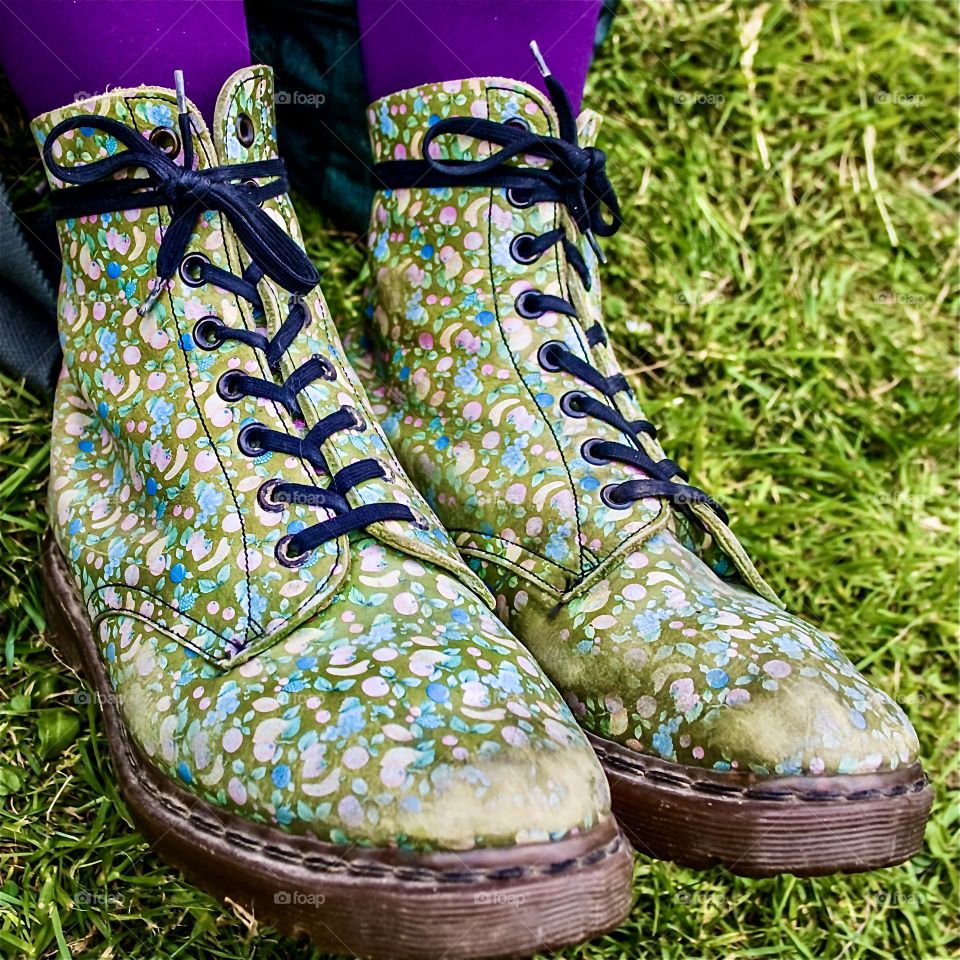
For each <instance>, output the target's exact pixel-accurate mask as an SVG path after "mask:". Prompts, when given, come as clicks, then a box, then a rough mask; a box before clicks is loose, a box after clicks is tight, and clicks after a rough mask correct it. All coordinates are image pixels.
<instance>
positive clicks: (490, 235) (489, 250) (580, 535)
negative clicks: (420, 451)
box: [486, 86, 584, 574]
mask: <svg viewBox="0 0 960 960" xmlns="http://www.w3.org/2000/svg"><path fill="white" fill-rule="evenodd" d="M492 90H499V91H501V92H502V93H514V92H515V91H513V90H508V89H507V88H505V87H497V86H488V87H487V88H486V103H487V116H488V117H489V116H490V107H491V105H492V101H491V97H490V92H491V91H492ZM528 99H530V98H529V97H528ZM533 102H534V103H536V101H533ZM537 106H538V107H539V108H540V110H541V112H543V114H544V116H545V117H546V120H547V125H548V128H549V129H550V131H551V132H552V131H553V126H552V124H551V123H550V117H549V116H548V115H547V114H546V111H544V110H543V107H542V106H541V105H540V104H539V103H538V104H537ZM487 196H488V198H489V206H490V207H491V208H492V207H493V196H494V190H493V188H492V187H491V188H490V190H489V192H488V193H487ZM486 260H487V263H488V265H489V266H488V271H489V273H490V279H491V281H493V283H492V286H493V288H494V291H496V288H497V286H498V284H497V283H496V282H495V279H494V278H495V277H496V275H497V274H496V272H495V270H494V266H495V264H494V262H493V218H492V217H488V218H487V254H486ZM558 273H559V271H558ZM493 309H494V310H495V311H496V318H497V328H498V329H499V331H500V338H501V340H502V341H503V344H504V346H505V347H506V348H507V353H508V354H509V356H510V363H511V365H512V366H513V369H514V371H516V374H517V378H518V379H519V380H520V382H521V383H522V384H523V388H524V390H526V392H527V395H528V396H529V397H530V399H531V401H532V402H533V405H534V406H535V407H536V409H537V411H538V412H539V414H540V417H541V419H542V420H543V422H544V423H545V424H546V425H547V429H548V430H549V431H550V435H551V436H552V437H553V442H554V443H555V444H556V446H557V453H559V454H560V459H561V460H562V461H563V468H564V470H565V471H566V474H567V480H568V481H569V482H570V488H569V489H570V491H571V493H572V494H573V499H574V503H576V502H577V492H576V485H575V484H574V482H573V474H572V473H571V472H570V464H569V463H567V458H566V455H565V454H564V451H563V445H562V444H561V443H560V438H559V437H558V436H557V432H556V430H555V429H554V427H553V424H552V423H551V422H550V419H549V418H548V417H547V416H546V414H545V413H544V411H543V408H542V407H541V406H540V404H539V403H537V399H536V397H535V396H534V395H533V391H532V390H531V389H530V386H529V384H528V383H527V381H526V378H525V377H524V376H523V373H522V372H521V370H520V367H519V366H518V364H517V358H516V357H515V356H514V353H513V350H511V349H510V345H509V343H508V341H507V336H506V332H505V331H504V329H503V318H502V317H501V316H500V303H499V297H498V296H497V295H496V292H494V296H493ZM574 522H575V523H576V525H577V558H578V561H579V563H578V566H579V569H580V573H581V574H583V572H584V562H583V561H584V558H583V543H582V540H583V531H582V529H581V528H580V515H579V511H577V510H574Z"/></svg>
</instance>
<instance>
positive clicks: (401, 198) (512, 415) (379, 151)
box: [368, 78, 771, 596]
mask: <svg viewBox="0 0 960 960" xmlns="http://www.w3.org/2000/svg"><path fill="white" fill-rule="evenodd" d="M555 100H557V102H556V103H552V102H551V100H550V99H548V98H547V97H546V96H544V95H543V94H541V93H540V92H539V91H537V90H536V89H534V88H532V87H529V86H527V85H526V84H522V83H517V82H515V81H508V80H503V79H485V78H478V79H473V80H466V81H460V82H455V83H444V84H435V85H427V86H422V87H419V88H416V89H412V90H407V91H403V92H401V93H398V94H395V95H392V96H390V97H387V98H385V99H383V100H381V101H378V102H377V103H375V104H373V105H372V106H371V108H370V110H369V117H368V119H369V121H370V130H371V140H372V144H373V153H374V158H375V159H376V160H377V161H378V164H379V166H378V170H380V171H381V172H382V174H383V177H384V180H385V181H386V182H387V183H388V184H390V183H392V184H393V185H394V186H393V187H392V188H387V189H383V190H381V191H379V192H378V194H377V196H376V198H375V201H374V207H373V213H372V218H371V232H370V263H371V281H372V283H371V288H372V290H371V305H370V309H371V312H372V330H373V333H374V337H375V339H376V347H377V359H378V362H379V364H380V366H381V372H382V373H383V379H384V380H385V381H386V382H394V383H399V384H400V390H401V391H402V393H403V396H404V398H403V404H404V416H403V417H402V418H401V417H397V416H394V417H392V418H390V419H388V421H387V426H388V432H389V434H390V436H391V440H392V442H393V443H394V446H395V447H396V448H397V450H398V453H399V455H400V457H401V459H402V460H403V461H404V462H405V463H407V464H408V467H409V468H410V469H411V470H412V472H413V475H414V478H415V480H416V482H417V483H418V485H419V486H420V488H421V490H424V491H425V493H426V495H427V499H428V500H429V501H430V502H431V503H432V504H433V505H434V506H435V508H436V509H437V510H438V512H439V514H440V516H441V518H442V519H443V521H444V523H445V524H446V526H447V528H448V529H449V530H450V531H451V533H452V535H453V536H454V539H455V540H456V541H457V544H458V546H459V547H460V549H461V550H462V551H463V552H465V553H467V554H470V555H473V556H476V557H477V558H486V557H493V558H495V559H494V562H495V563H497V564H501V566H504V565H505V566H506V567H508V568H509V569H512V570H514V571H516V572H518V573H519V574H520V575H521V576H526V577H528V578H529V579H533V580H535V581H537V582H538V584H545V585H547V586H548V588H549V589H551V590H554V591H557V592H559V593H565V592H566V591H568V590H569V589H571V588H572V587H573V585H575V584H581V585H583V584H589V583H592V582H595V581H596V580H598V579H602V577H603V576H604V575H605V573H604V571H605V570H607V569H608V568H609V565H610V564H611V563H616V559H615V558H616V556H617V555H618V554H619V553H620V552H622V550H623V549H626V545H627V544H628V543H634V542H638V541H641V540H643V539H646V538H647V537H649V536H652V535H653V534H654V533H656V532H657V531H658V530H661V529H664V528H669V529H672V530H676V532H677V534H678V535H679V536H681V538H682V539H684V541H685V542H690V543H691V544H694V543H695V544H696V546H697V548H698V549H700V550H702V551H704V552H705V553H709V552H710V551H711V550H712V551H713V554H714V558H713V561H714V562H715V564H716V566H717V567H718V568H723V567H724V566H725V567H726V568H727V569H729V570H732V569H733V568H734V567H736V568H738V569H739V572H740V575H742V576H743V577H744V579H747V580H748V581H749V582H751V583H753V584H755V585H756V586H757V588H758V589H760V590H761V591H763V592H765V593H766V594H767V595H768V596H770V595H771V594H770V592H769V590H768V588H766V586H765V585H763V584H762V581H760V579H759V577H758V576H757V575H756V571H755V570H754V569H753V566H752V564H751V563H750V561H749V559H748V558H747V557H746V555H745V554H744V553H743V551H742V549H741V548H740V547H739V545H738V544H736V541H735V540H734V539H733V537H732V534H730V532H729V530H727V528H726V526H725V524H724V523H722V522H719V520H718V513H717V512H716V511H715V510H714V509H712V508H711V507H710V506H709V505H707V504H706V501H704V502H689V503H683V501H682V499H681V498H679V497H677V496H674V501H677V500H680V505H681V507H682V508H683V509H682V510H681V512H679V513H678V512H677V511H676V510H674V509H672V507H671V505H670V503H669V502H667V500H665V499H664V498H663V497H660V496H654V495H650V496H636V495H633V496H631V497H630V499H629V500H628V501H627V502H617V501H616V498H615V494H616V492H617V489H618V488H619V489H624V487H625V486H626V488H627V489H630V487H631V484H630V481H647V482H648V483H649V482H650V480H651V478H653V479H654V480H655V479H656V477H657V472H656V471H659V472H661V473H663V471H664V470H665V469H666V467H664V466H663V465H668V466H669V470H673V471H674V472H675V473H676V474H679V473H680V471H679V468H674V465H673V464H671V463H670V461H667V460H666V458H665V455H664V453H663V451H662V450H661V449H660V447H659V445H658V443H657V442H656V439H655V433H654V432H653V431H652V428H650V425H649V424H648V423H647V422H646V420H645V418H644V416H643V412H642V410H641V409H640V407H639V405H638V404H637V402H636V400H635V398H634V396H633V394H632V391H631V390H630V389H629V385H628V383H627V381H626V379H625V378H624V377H623V374H622V371H621V370H620V367H619V364H618V363H617V360H616V357H615V356H614V354H613V351H612V349H611V347H610V345H609V343H608V342H607V338H606V335H605V333H604V329H603V325H602V319H601V297H600V281H599V271H598V260H597V254H596V250H598V249H599V246H598V244H597V243H596V242H595V238H594V237H591V235H590V234H591V232H597V231H600V232H612V229H614V228H615V226H616V222H615V221H616V217H617V216H618V211H617V210H616V201H615V198H613V196H612V187H610V185H609V181H608V180H606V175H605V172H604V169H603V167H604V157H603V154H602V152H601V151H599V150H597V149H596V148H595V147H594V142H595V139H596V136H597V133H598V130H599V126H600V118H599V116H598V115H597V114H595V113H593V112H592V111H585V112H584V113H583V114H581V115H580V117H579V118H578V119H577V120H576V121H574V119H573V117H572V115H570V114H569V113H568V112H567V111H568V107H567V106H566V104H565V98H563V97H562V94H558V95H557V96H556V97H555ZM451 118H458V119H456V120H451ZM438 124H439V125H440V126H438ZM494 124H496V125H499V127H500V129H499V130H497V129H495V128H494V127H493V125H494ZM504 125H505V127H506V130H504ZM435 128H436V129H435ZM436 130H443V131H444V133H443V134H442V135H436ZM511 130H512V131H516V134H514V133H511ZM431 131H433V132H431ZM446 131H450V132H446ZM527 133H529V134H532V135H533V136H534V137H539V138H549V142H547V143H545V144H544V143H534V144H531V147H530V149H531V151H532V155H531V154H524V152H523V149H522V145H523V143H524V140H523V138H524V136H525V135H526V134H527ZM488 137H496V138H497V142H496V144H494V143H491V142H490V140H489V139H485V138H488ZM425 144H426V145H427V148H428V153H429V156H430V157H431V158H433V161H434V163H433V164H432V166H434V167H435V169H433V170H424V169H422V164H421V169H420V170H419V171H418V170H417V169H416V167H415V165H414V164H410V163H409V161H410V160H420V161H422V160H423V157H424V145H425ZM498 153H499V154H500V156H501V157H502V156H504V155H507V154H509V159H508V160H507V161H506V162H505V163H498V162H497V160H496V155H497V154H498ZM407 167H410V169H409V170H408V169H407ZM437 170H439V171H440V175H439V177H438V176H437ZM531 170H533V171H534V172H535V173H536V174H537V175H538V176H540V177H541V179H540V180H533V183H532V189H524V188H523V187H522V186H517V178H516V177H515V176H510V175H508V171H509V172H510V173H512V174H516V173H518V172H521V173H523V172H527V171H531ZM544 171H546V178H545V179H544ZM551 177H552V178H553V179H551ZM438 183H442V184H443V185H442V186H438V185H437V184H438ZM544 183H546V184H547V186H546V188H544V187H543V184H544ZM418 184H421V185H418ZM554 195H555V196H554ZM544 197H547V199H544ZM561 201H563V202H561ZM591 205H592V207H591ZM604 205H607V206H610V207H612V208H613V209H614V210H615V211H616V212H615V214H614V223H613V225H612V226H611V224H610V221H609V220H607V221H604V218H603V215H602V214H598V212H597V211H599V210H600V208H601V207H603V206H604ZM587 208H591V209H587ZM591 227H593V228H594V229H593V231H591V230H590V228H591ZM531 295H532V296H531ZM558 347H559V348H561V350H562V351H564V352H566V353H567V354H569V355H570V357H571V358H572V359H567V360H565V361H564V363H563V364H561V365H558V363H557V362H556V357H555V355H554V353H552V352H551V351H556V350H557V348H558ZM587 365H589V367H590V368H592V371H593V372H588V374H587V376H588V377H590V378H592V379H593V381H594V382H593V383H592V384H591V386H592V387H594V391H590V392H594V393H599V394H601V395H602V397H603V402H604V404H605V405H606V406H605V409H603V410H602V411H601V412H602V416H600V417H598V416H594V415H588V414H592V413H593V408H591V406H590V403H591V401H590V400H589V399H587V395H586V393H585V386H584V380H583V377H582V373H583V370H584V369H585V368H586V366H587ZM585 401H586V406H584V403H585ZM593 402H594V406H596V407H597V409H600V407H599V406H597V404H599V403H600V401H599V400H595V401H593ZM638 425H639V427H638ZM645 431H646V432H645ZM625 433H631V434H633V435H634V436H633V437H632V438H631V439H630V440H628V441H627V444H626V445H630V444H632V446H633V450H634V451H635V453H634V452H633V451H630V452H629V455H628V459H632V461H635V462H623V461H622V460H616V459H609V458H608V456H607V455H606V453H607V451H608V450H610V449H613V448H614V447H616V448H617V449H620V450H622V449H623V448H624V446H625V443H624V441H625ZM598 451H599V453H598ZM638 464H644V465H646V469H644V468H643V467H641V466H639V465H638ZM663 476H664V477H665V479H664V481H662V482H661V483H660V487H661V488H662V489H664V490H667V491H668V492H672V491H673V489H674V488H673V487H672V486H671V485H670V483H669V480H670V476H669V471H668V472H667V473H663ZM632 486H637V484H633V485H632ZM451 489H455V490H456V491H457V494H456V495H454V496H451V494H450V490H451ZM686 489H689V490H690V491H691V493H692V494H693V495H695V496H697V497H699V495H700V494H701V493H702V492H701V491H696V490H694V488H686ZM611 492H612V493H611ZM714 506H715V505H714ZM688 514H689V517H688V516H687V515H688ZM701 520H702V521H703V523H705V524H707V525H708V529H709V530H710V534H709V535H707V536H704V535H703V531H702V529H701V526H702V524H701V522H700V521H701ZM718 543H719V544H720V545H721V547H722V549H720V550H718V549H716V546H715V545H716V544H718ZM727 554H729V555H730V556H733V557H734V563H730V561H729V560H728V559H727V556H726V555H727ZM500 586H501V584H500V583H499V578H498V583H497V587H498V588H499V587H500Z"/></svg>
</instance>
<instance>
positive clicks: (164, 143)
mask: <svg viewBox="0 0 960 960" xmlns="http://www.w3.org/2000/svg"><path fill="white" fill-rule="evenodd" d="M148 139H149V141H150V142H151V143H152V144H153V145H154V146H155V147H156V148H157V149H158V150H160V151H161V152H162V153H165V154H166V155H167V156H168V157H175V156H177V155H178V154H179V153H180V137H178V136H177V132H176V130H174V129H173V128H172V127H154V128H153V129H152V130H151V131H150V135H149V137H148Z"/></svg>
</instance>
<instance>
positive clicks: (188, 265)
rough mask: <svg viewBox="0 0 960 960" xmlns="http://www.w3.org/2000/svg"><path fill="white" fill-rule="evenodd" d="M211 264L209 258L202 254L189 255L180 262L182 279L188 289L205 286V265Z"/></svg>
mask: <svg viewBox="0 0 960 960" xmlns="http://www.w3.org/2000/svg"><path fill="white" fill-rule="evenodd" d="M209 262H210V260H209V258H207V257H205V256H204V255H203V254H202V253H188V254H187V255H186V256H185V257H184V258H183V259H182V260H181V261H180V279H181V280H182V281H183V282H184V283H185V284H186V285H187V286H188V287H200V286H203V284H204V283H206V281H205V280H204V279H203V272H202V271H203V265H204V264H205V263H209Z"/></svg>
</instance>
